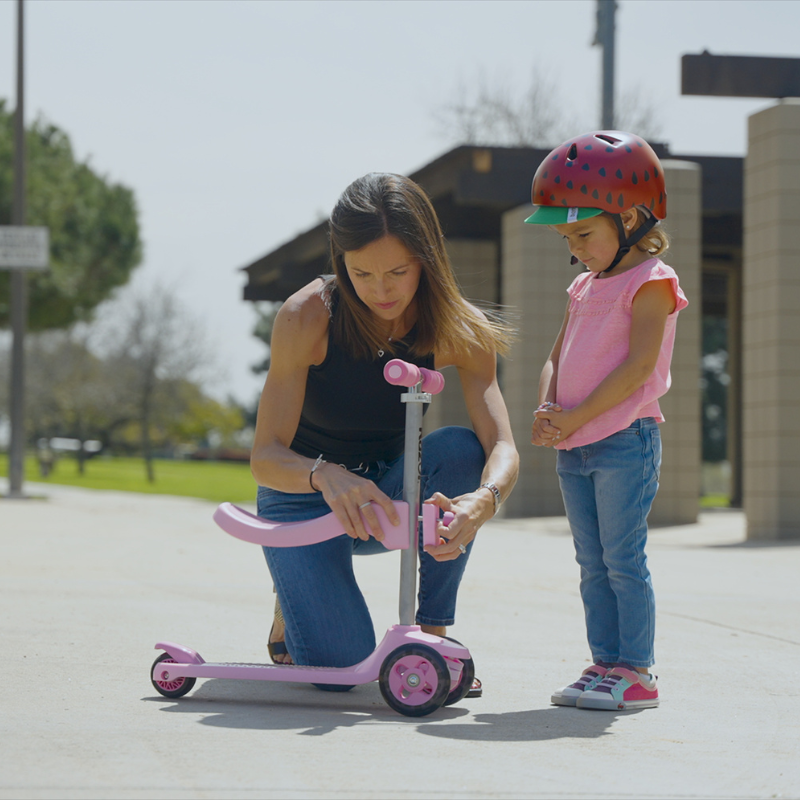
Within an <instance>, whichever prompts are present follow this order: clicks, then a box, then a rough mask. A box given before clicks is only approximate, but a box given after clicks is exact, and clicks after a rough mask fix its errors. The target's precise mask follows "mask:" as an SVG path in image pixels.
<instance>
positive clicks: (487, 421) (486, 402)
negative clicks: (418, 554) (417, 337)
mask: <svg viewBox="0 0 800 800" xmlns="http://www.w3.org/2000/svg"><path fill="white" fill-rule="evenodd" d="M443 362H444V363H443ZM451 364H452V365H454V366H456V367H457V368H458V374H459V377H460V378H461V386H462V389H463V391H464V399H465V401H466V404H467V411H468V412H469V416H470V420H471V422H472V427H473V430H474V431H475V435H476V436H477V437H478V441H480V443H481V445H482V446H483V450H484V453H485V454H486V465H485V466H484V469H483V472H482V474H481V483H488V482H491V483H494V485H495V486H496V487H497V488H498V490H499V491H500V496H501V500H504V499H505V498H506V497H508V495H509V494H510V493H511V490H512V489H513V488H514V484H515V483H516V482H517V476H518V474H519V454H518V453H517V449H516V447H515V446H514V437H513V434H512V433H511V423H510V421H509V419H508V411H507V410H506V404H505V401H504V400H503V396H502V394H501V393H500V387H499V386H498V383H497V357H496V355H495V353H489V352H485V351H483V352H472V353H470V354H469V355H467V356H460V357H455V358H452V359H440V358H438V357H437V368H440V367H441V366H445V365H451ZM430 501H431V502H434V503H436V505H438V506H439V507H440V508H442V509H443V510H444V511H452V512H453V513H454V514H455V515H456V517H455V519H454V520H453V522H452V523H451V524H450V527H449V528H448V529H447V531H446V533H447V536H448V537H449V538H448V540H447V541H446V542H445V543H444V544H441V545H439V546H437V547H426V548H425V550H426V552H428V553H430V555H432V556H433V557H434V558H435V559H436V560H437V561H449V560H451V559H454V558H458V557H459V556H460V555H461V552H460V550H459V545H464V546H466V545H467V544H469V542H471V541H472V540H473V539H474V538H475V536H476V534H477V533H478V529H479V528H480V527H481V525H483V524H484V523H485V522H488V521H489V520H490V519H491V518H492V517H493V516H494V513H495V499H494V494H493V492H492V491H491V490H490V489H486V488H480V487H479V486H476V487H475V489H474V490H473V491H471V492H469V493H467V494H463V495H461V496H460V497H454V498H449V497H445V496H444V495H443V494H440V493H439V492H437V493H435V494H434V495H433V497H432V498H430Z"/></svg>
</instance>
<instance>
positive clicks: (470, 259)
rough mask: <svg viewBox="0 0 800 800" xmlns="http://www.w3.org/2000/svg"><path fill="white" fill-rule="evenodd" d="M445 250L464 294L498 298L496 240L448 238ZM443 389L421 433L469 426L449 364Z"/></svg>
mask: <svg viewBox="0 0 800 800" xmlns="http://www.w3.org/2000/svg"><path fill="white" fill-rule="evenodd" d="M447 253H448V255H449V256H450V261H451V263H452V265H453V269H454V271H455V273H456V278H457V279H458V282H459V285H460V286H461V289H462V291H463V292H464V295H465V296H466V297H467V298H469V299H470V300H478V301H484V302H489V303H496V302H497V280H498V271H499V266H498V263H497V261H498V258H497V244H496V243H495V242H490V241H480V240H472V239H452V240H450V239H448V241H447ZM443 375H444V377H445V388H444V391H443V392H442V393H441V394H440V395H437V396H436V397H435V398H434V400H433V402H432V403H431V405H430V408H429V409H428V412H427V413H426V414H425V422H424V424H423V433H429V432H430V431H432V430H436V429H437V428H440V427H442V426H443V425H464V426H465V427H467V428H471V427H472V424H471V423H470V419H469V415H468V414H467V407H466V405H465V403H464V396H463V394H462V392H461V382H460V381H459V378H458V372H457V371H456V370H455V368H453V367H450V368H448V369H445V370H444V372H443Z"/></svg>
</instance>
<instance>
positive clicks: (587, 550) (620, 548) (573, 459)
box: [556, 417, 661, 667]
mask: <svg viewBox="0 0 800 800" xmlns="http://www.w3.org/2000/svg"><path fill="white" fill-rule="evenodd" d="M660 469H661V434H660V432H659V430H658V424H657V423H656V421H655V420H654V419H653V418H652V417H646V418H644V419H638V420H636V421H635V422H634V423H633V424H632V425H631V426H630V427H629V428H626V429H625V430H622V431H619V432H618V433H614V434H612V435H611V436H608V437H606V438H605V439H601V440H600V441H599V442H594V443H593V444H588V445H585V446H583V447H575V448H573V449H572V450H559V451H558V460H557V466H556V470H557V472H558V479H559V482H560V483H561V493H562V495H563V497H564V506H565V507H566V510H567V518H568V519H569V525H570V528H571V529H572V538H573V540H574V543H575V553H576V560H577V562H578V564H579V565H580V568H581V597H582V598H583V606H584V610H585V613H586V630H587V634H588V639H589V647H590V648H591V651H592V659H593V660H594V662H595V663H597V662H598V661H607V662H611V663H618V662H623V663H626V664H630V665H631V666H633V667H649V666H651V665H652V664H653V663H654V649H653V641H654V638H655V610H656V609H655V597H654V595H653V585H652V582H651V580H650V571H649V570H648V568H647V557H646V556H645V553H644V548H645V544H646V542H647V515H648V514H649V513H650V507H651V506H652V504H653V499H654V498H655V496H656V491H657V490H658V477H659V470H660Z"/></svg>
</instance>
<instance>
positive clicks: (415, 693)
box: [379, 644, 450, 717]
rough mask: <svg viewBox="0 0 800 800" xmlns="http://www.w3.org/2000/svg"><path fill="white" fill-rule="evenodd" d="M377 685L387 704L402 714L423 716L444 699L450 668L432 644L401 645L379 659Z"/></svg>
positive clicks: (448, 687)
mask: <svg viewBox="0 0 800 800" xmlns="http://www.w3.org/2000/svg"><path fill="white" fill-rule="evenodd" d="M379 685H380V687H381V694H382V695H383V699H384V700H385V701H386V703H387V705H388V706H389V707H390V708H393V709H394V710H395V711H397V712H398V713H400V714H403V715H405V716H406V717H424V716H426V715H427V714H430V713H432V712H433V711H436V709H437V708H441V706H442V704H443V703H444V701H445V700H446V699H447V695H448V694H449V693H450V672H449V670H448V669H447V664H446V663H445V660H444V658H443V657H442V656H441V655H440V654H439V653H437V652H436V650H434V649H433V648H432V647H428V646H427V645H424V644H420V645H403V646H401V647H398V648H397V649H396V650H394V651H392V653H390V654H389V656H388V657H387V658H386V660H385V661H384V662H383V665H382V666H381V675H380V680H379Z"/></svg>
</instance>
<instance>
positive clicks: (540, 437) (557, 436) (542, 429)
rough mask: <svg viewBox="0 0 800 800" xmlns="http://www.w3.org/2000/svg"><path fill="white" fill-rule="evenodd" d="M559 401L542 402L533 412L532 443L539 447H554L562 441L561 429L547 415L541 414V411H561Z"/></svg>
mask: <svg viewBox="0 0 800 800" xmlns="http://www.w3.org/2000/svg"><path fill="white" fill-rule="evenodd" d="M561 410H562V409H561V406H560V405H558V403H542V404H541V405H540V406H539V408H537V409H536V411H534V414H533V417H534V419H533V428H532V430H531V444H535V445H537V446H539V447H552V446H553V445H556V444H558V443H559V442H560V441H561V430H560V429H559V428H557V427H555V425H553V424H552V423H551V422H550V419H549V418H547V417H545V416H540V414H539V412H540V411H561Z"/></svg>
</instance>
